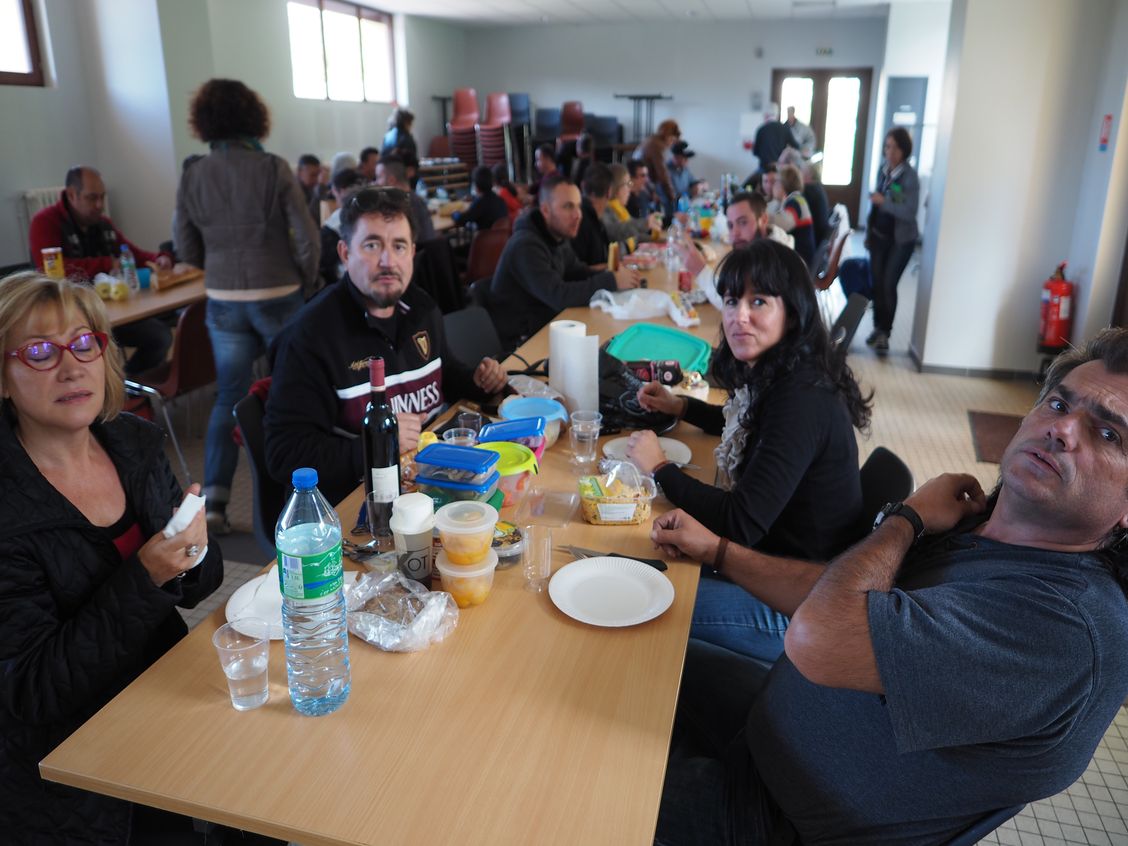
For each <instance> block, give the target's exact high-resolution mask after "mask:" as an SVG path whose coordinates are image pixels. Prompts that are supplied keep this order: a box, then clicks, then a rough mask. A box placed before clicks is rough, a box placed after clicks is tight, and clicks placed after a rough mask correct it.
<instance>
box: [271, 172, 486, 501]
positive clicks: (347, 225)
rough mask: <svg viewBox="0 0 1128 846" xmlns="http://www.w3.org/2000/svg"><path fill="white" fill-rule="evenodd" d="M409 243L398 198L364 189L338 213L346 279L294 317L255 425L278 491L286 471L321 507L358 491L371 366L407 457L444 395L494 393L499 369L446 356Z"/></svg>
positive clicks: (406, 215)
mask: <svg viewBox="0 0 1128 846" xmlns="http://www.w3.org/2000/svg"><path fill="white" fill-rule="evenodd" d="M413 234H414V233H413V222H412V218H411V206H410V204H409V199H408V195H407V194H406V193H404V192H403V191H398V190H395V189H387V188H385V189H374V188H366V189H364V190H362V191H359V192H357V193H356V194H354V195H353V196H352V197H351V198H350V199H349V200H348V201H346V203H345V204H344V206H343V207H342V210H341V241H340V243H339V244H338V246H337V250H338V253H339V255H340V257H341V261H342V262H344V264H345V270H346V276H347V279H345V280H342V283H341V284H339V285H333V286H331V287H330V288H327V289H326V290H324V291H322V292H321V293H320V294H318V296H316V297H314V299H312V300H310V301H309V302H308V303H307V304H306V305H305V307H304V308H303V309H302V310H301V311H300V312H298V315H297V317H295V318H294V322H293V323H292V324H291V326H290V327H289V328H288V329H287V332H286V335H285V336H284V338H283V340H282V341H281V343H280V344H279V349H278V356H277V359H276V360H275V364H274V378H273V382H272V384H271V387H270V398H269V399H268V401H267V404H266V418H265V421H264V427H265V429H266V464H267V469H268V471H269V473H270V475H271V476H272V477H273V478H274V479H276V480H277V481H278V482H280V483H283V484H285V483H287V482H288V481H289V479H290V473H292V472H293V470H294V469H295V468H297V467H314V468H316V469H317V472H318V477H319V484H318V486H319V487H320V488H321V491H322V493H324V494H325V496H326V497H327V498H328V499H329V501H330V502H339V501H340V500H341V499H344V497H346V496H347V495H348V494H349V493H350V492H351V491H352V489H353V488H354V487H356V485H357V484H359V482H360V480H361V477H362V474H363V461H364V459H363V450H362V446H361V440H360V438H358V437H357V435H358V434H359V432H360V430H361V421H362V419H363V417H364V406H365V404H366V403H367V401H368V395H369V385H368V359H369V358H371V357H373V356H379V357H381V358H383V359H384V365H385V374H386V377H385V385H386V387H387V391H388V402H389V403H390V404H391V406H392V408H393V409H394V410H395V412H396V416H397V418H398V420H399V435H400V449H401V450H403V451H407V450H411V449H414V448H415V446H416V444H417V443H418V439H419V432H420V429H421V427H422V424H423V423H424V422H425V421H426V420H427V419H428V418H430V417H432V416H434V415H435V414H436V413H438V412H439V411H440V410H441V409H442V407H443V405H444V403H445V399H444V396H451V397H462V396H467V395H470V394H475V395H477V396H479V397H484V396H486V395H489V394H494V393H497V392H498V391H500V390H501V389H502V388H503V387H504V386H505V380H506V374H505V370H504V369H502V367H501V365H499V364H498V363H497V362H496V361H494V360H493V359H491V358H486V359H483V360H482V361H481V362H480V363H479V364H478V365H477V368H476V369H474V370H473V372H470V371H469V370H468V369H465V368H463V367H462V366H460V365H459V364H458V363H457V362H455V361H454V360H453V359H452V358H451V357H450V355H449V354H448V352H447V349H446V345H445V341H444V338H443V321H442V315H441V314H440V313H439V309H438V307H436V305H435V303H434V301H433V300H432V299H431V298H430V297H429V296H428V295H427V293H426V292H425V291H423V290H422V289H420V288H418V287H415V286H412V285H411V275H412V269H413V265H412V260H413V258H414V255H415V246H414V240H413ZM444 378H445V381H446V385H445V388H444V384H443V383H444Z"/></svg>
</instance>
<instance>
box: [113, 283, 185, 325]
mask: <svg viewBox="0 0 1128 846" xmlns="http://www.w3.org/2000/svg"><path fill="white" fill-rule="evenodd" d="M206 296H207V294H206V292H205V291H204V277H202V276H201V277H200V278H199V279H193V280H192V281H191V282H184V283H182V284H180V285H177V286H175V287H173V288H167V289H165V290H163V291H157V290H154V289H153V288H143V289H142V290H140V291H138V292H136V293H135V294H133V296H131V297H130V298H129V299H128V300H121V301H118V302H114V301H110V302H107V303H106V304H105V305H106V313H107V314H108V315H109V316H110V325H111V326H121V325H122V324H125V323H132V322H133V321H135V320H141V319H143V318H146V317H152V316H153V315H156V314H164V313H165V312H167V311H176V309H178V308H183V307H184V306H186V305H191V304H192V303H195V302H199V301H200V300H202V299H204V297H206Z"/></svg>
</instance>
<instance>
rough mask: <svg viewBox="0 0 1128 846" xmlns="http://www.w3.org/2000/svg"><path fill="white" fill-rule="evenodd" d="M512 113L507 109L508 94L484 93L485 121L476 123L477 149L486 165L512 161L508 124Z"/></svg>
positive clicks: (491, 165)
mask: <svg viewBox="0 0 1128 846" xmlns="http://www.w3.org/2000/svg"><path fill="white" fill-rule="evenodd" d="M512 120H513V115H512V113H511V112H510V110H509V95H508V94H505V93H502V92H494V93H492V94H487V95H486V122H485V123H482V124H479V125H478V150H479V153H480V155H481V163H482V164H484V165H486V166H487V167H493V166H494V165H495V164H498V163H503V164H506V165H509V163H510V162H511V161H512V158H513V157H512V153H511V150H512V146H511V141H510V137H509V125H510V123H511V122H512ZM510 175H512V169H510Z"/></svg>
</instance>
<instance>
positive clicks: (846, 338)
mask: <svg viewBox="0 0 1128 846" xmlns="http://www.w3.org/2000/svg"><path fill="white" fill-rule="evenodd" d="M868 305H869V300H868V299H866V298H865V297H863V296H862V295H861V294H857V293H854V294H851V295H850V297H849V299H847V300H846V305H845V307H844V308H843V309H842V313H841V314H840V315H838V319H837V320H835V321H834V325H833V326H831V327H830V369H831V372H832V373H834V374H835V375H837V374H838V372H839V371H840V370H841V369H842V365H843V364H844V363H845V361H846V354H847V353H848V352H849V351H850V342H851V341H852V340H854V333H855V332H857V331H858V324H859V323H861V322H862V316H863V315H865V313H866V306H868Z"/></svg>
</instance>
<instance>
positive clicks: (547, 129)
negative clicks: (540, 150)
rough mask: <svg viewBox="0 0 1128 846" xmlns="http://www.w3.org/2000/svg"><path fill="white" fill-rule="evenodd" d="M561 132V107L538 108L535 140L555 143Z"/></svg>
mask: <svg viewBox="0 0 1128 846" xmlns="http://www.w3.org/2000/svg"><path fill="white" fill-rule="evenodd" d="M559 134H560V109H537V126H536V135H535V141H534V143H536V145H537V146H540V145H541V144H555V143H556V137H557V136H558V135H559Z"/></svg>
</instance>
